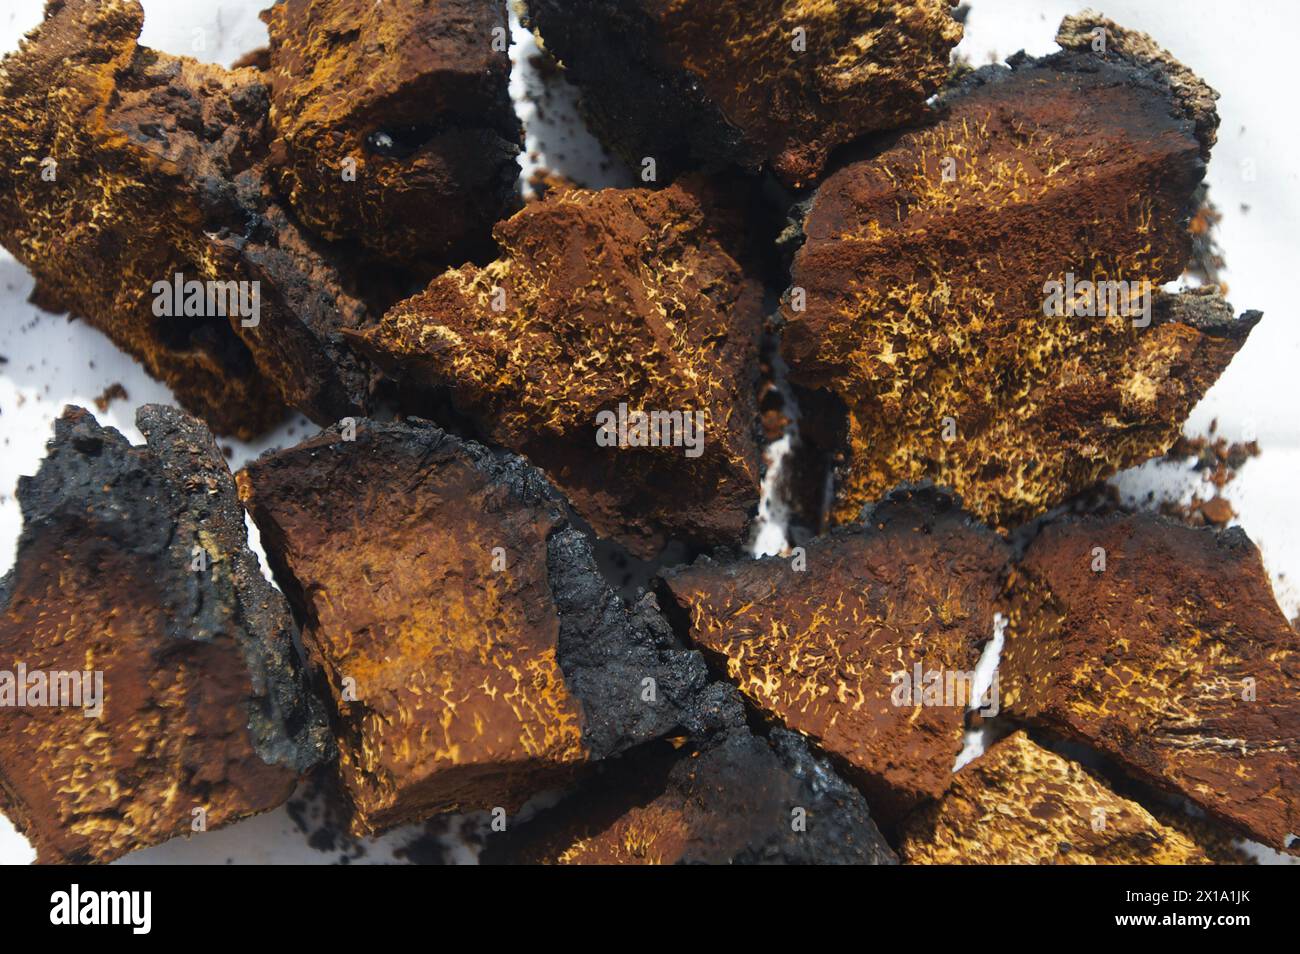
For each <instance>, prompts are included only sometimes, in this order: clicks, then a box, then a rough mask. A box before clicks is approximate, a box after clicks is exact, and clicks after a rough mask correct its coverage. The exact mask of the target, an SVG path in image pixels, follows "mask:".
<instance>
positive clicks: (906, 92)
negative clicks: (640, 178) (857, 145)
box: [527, 0, 962, 187]
mask: <svg viewBox="0 0 1300 954" xmlns="http://www.w3.org/2000/svg"><path fill="white" fill-rule="evenodd" d="M527 20H528V22H529V24H530V25H531V26H532V27H533V28H534V29H536V30H537V31H538V32H539V33H540V34H541V37H542V40H543V41H544V42H545V44H546V49H547V50H548V51H549V52H551V53H553V54H554V55H555V56H556V57H557V58H558V59H559V60H560V61H561V62H562V63H563V64H564V66H565V69H566V75H567V76H568V77H569V78H571V79H572V80H573V81H574V82H575V83H577V84H578V86H579V87H581V89H582V93H583V103H584V106H585V108H586V111H587V114H588V116H589V118H590V120H591V122H592V125H593V126H594V128H595V129H596V131H597V132H598V134H599V135H600V136H601V138H602V140H603V141H605V142H606V143H608V144H610V145H611V146H613V147H614V148H616V149H617V150H618V151H619V152H620V153H622V155H623V156H624V158H625V159H626V160H627V161H628V162H629V163H631V164H632V165H634V166H635V167H637V168H638V169H639V168H640V167H641V163H642V160H643V159H644V158H647V157H653V158H654V159H655V160H656V162H657V164H658V166H659V170H658V171H659V173H660V174H661V175H665V174H666V175H669V176H671V175H673V174H675V173H676V172H677V171H679V170H681V169H685V168H691V167H694V166H697V165H700V164H704V165H710V166H717V165H721V164H723V163H731V162H735V163H739V164H740V165H742V166H746V167H748V168H751V169H757V168H759V167H761V166H763V165H765V164H770V165H771V167H772V169H773V170H774V171H775V172H776V173H777V175H779V176H780V177H781V178H782V179H783V180H784V181H785V182H786V183H787V184H789V185H791V186H794V187H801V186H804V185H807V184H809V183H811V182H812V181H814V180H815V179H816V177H817V175H818V174H819V173H820V172H821V169H822V166H823V165H824V163H825V162H826V158H827V156H828V155H829V153H830V151H831V150H832V149H833V148H834V147H835V146H837V145H839V144H841V143H844V142H848V141H849V140H851V139H855V138H857V137H859V136H862V135H864V134H866V133H869V132H874V131H876V130H882V129H893V128H896V127H898V126H902V125H905V124H907V123H908V122H910V121H912V120H915V119H916V118H917V117H918V116H920V115H921V114H922V113H923V112H924V109H925V100H926V99H927V97H929V96H931V95H933V94H934V93H935V92H937V91H938V89H939V87H940V86H941V85H942V84H943V82H944V80H945V79H947V77H948V60H949V53H950V52H951V50H952V48H953V47H954V46H955V45H956V44H957V42H958V41H959V40H960V39H961V34H962V29H961V24H960V23H958V22H957V21H956V20H955V19H954V18H953V15H952V10H951V4H950V3H949V2H947V0H840V2H838V3H824V2H817V0H531V2H530V3H529V4H528V13H527Z"/></svg>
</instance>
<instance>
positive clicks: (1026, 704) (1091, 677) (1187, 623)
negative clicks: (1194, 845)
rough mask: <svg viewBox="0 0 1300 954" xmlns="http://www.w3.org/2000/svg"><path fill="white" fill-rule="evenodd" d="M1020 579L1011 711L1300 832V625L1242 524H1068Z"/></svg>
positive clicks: (1274, 838)
mask: <svg viewBox="0 0 1300 954" xmlns="http://www.w3.org/2000/svg"><path fill="white" fill-rule="evenodd" d="M1009 592H1010V598H1011V620H1010V623H1009V625H1008V630H1007V641H1006V648H1005V649H1004V651H1003V654H1002V665H1001V670H1000V672H1001V680H1002V683H1001V684H1002V696H1003V707H1004V709H1005V710H1006V711H1007V712H1008V713H1009V714H1011V715H1013V716H1015V717H1017V718H1020V719H1025V720H1028V721H1030V722H1031V723H1034V724H1038V725H1041V726H1044V727H1047V728H1050V729H1052V730H1053V731H1056V732H1059V733H1061V734H1063V735H1064V736H1066V737H1067V738H1069V739H1071V740H1074V741H1077V742H1082V743H1085V744H1087V745H1089V746H1091V747H1092V748H1094V749H1096V750H1098V751H1100V752H1101V753H1103V754H1104V755H1106V756H1108V757H1110V758H1111V759H1114V760H1115V761H1116V762H1117V763H1118V764H1119V765H1120V766H1121V767H1123V768H1124V769H1126V770H1127V771H1128V772H1130V773H1132V774H1133V775H1134V776H1135V777H1136V778H1138V779H1139V780H1140V781H1142V782H1145V783H1147V784H1150V785H1153V786H1156V787H1158V788H1161V789H1164V790H1166V791H1170V792H1173V793H1176V794H1179V795H1183V796H1185V797H1186V798H1187V799H1188V800H1189V801H1191V802H1192V803H1193V804H1194V805H1196V806H1198V807H1199V808H1201V809H1203V810H1204V811H1205V813H1206V814H1207V815H1209V816H1210V817H1212V818H1214V819H1215V820H1217V821H1219V822H1221V823H1223V824H1226V825H1229V826H1231V827H1232V828H1233V829H1235V830H1236V831H1239V832H1242V833H1243V834H1245V835H1247V836H1249V837H1251V838H1254V839H1256V840H1258V841H1262V842H1264V843H1266V844H1268V845H1271V846H1272V847H1274V848H1279V849H1280V848H1284V847H1286V844H1287V842H1288V839H1289V838H1290V837H1292V836H1295V835H1296V834H1300V801H1298V799H1300V636H1298V635H1297V634H1296V631H1295V630H1294V629H1292V628H1291V626H1290V624H1289V623H1288V622H1287V620H1286V617H1284V616H1283V615H1282V612H1281V610H1279V609H1278V607H1277V603H1276V602H1275V601H1274V598H1273V592H1272V589H1271V588H1270V586H1269V581H1268V576H1267V575H1266V574H1265V572H1264V567H1263V564H1262V563H1261V561H1260V556H1259V551H1258V550H1256V549H1255V546H1254V545H1253V544H1252V543H1251V542H1250V540H1248V539H1247V538H1246V535H1245V534H1244V533H1243V532H1242V531H1241V530H1240V529H1237V528H1234V529H1230V530H1223V531H1215V530H1210V529H1193V528H1191V527H1187V526H1184V525H1181V524H1177V523H1174V522H1172V521H1169V520H1166V519H1165V518H1163V517H1150V516H1136V517H1123V516H1117V517H1110V518H1092V519H1075V520H1066V521H1062V522H1060V523H1056V524H1052V525H1050V526H1048V527H1046V528H1045V529H1044V530H1043V531H1042V533H1041V534H1040V535H1039V536H1038V537H1037V538H1036V539H1035V540H1034V542H1033V543H1032V544H1031V545H1030V547H1029V549H1028V551H1027V553H1026V554H1025V557H1024V560H1023V561H1022V562H1021V563H1020V565H1019V567H1018V569H1017V570H1016V573H1015V576H1014V578H1013V580H1012V584H1011V586H1010V590H1009Z"/></svg>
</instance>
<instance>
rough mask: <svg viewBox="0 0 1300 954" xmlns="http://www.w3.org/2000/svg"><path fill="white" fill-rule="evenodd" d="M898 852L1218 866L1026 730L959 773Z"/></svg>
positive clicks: (1000, 860) (912, 825)
mask: <svg viewBox="0 0 1300 954" xmlns="http://www.w3.org/2000/svg"><path fill="white" fill-rule="evenodd" d="M899 852H900V854H901V855H902V856H903V860H904V861H906V862H907V863H909V864H927V865H942V864H958V865H976V864H994V865H1040V864H1055V865H1097V864H1103V865H1195V864H1209V863H1210V859H1209V858H1208V857H1206V855H1205V853H1204V852H1203V851H1202V850H1201V849H1200V848H1199V847H1198V846H1197V845H1196V844H1195V843H1194V842H1193V841H1192V840H1191V839H1190V838H1188V837H1187V836H1186V835H1184V834H1182V833H1181V832H1178V831H1175V830H1174V829H1172V828H1167V827H1166V826H1164V825H1162V824H1161V823H1160V822H1159V821H1158V820H1156V819H1155V818H1154V817H1153V816H1152V815H1151V814H1150V813H1149V812H1147V810H1146V809H1144V808H1143V807H1142V806H1141V805H1139V804H1137V803H1136V802H1132V801H1129V800H1128V799H1126V798H1121V797H1120V796H1118V795H1116V794H1115V793H1114V792H1112V791H1111V790H1110V789H1108V788H1107V787H1106V786H1105V785H1103V784H1102V783H1101V782H1099V781H1098V780H1097V779H1095V778H1094V777H1093V776H1091V775H1089V774H1088V772H1087V771H1086V770H1085V769H1084V768H1083V766H1081V765H1079V764H1078V763H1076V762H1071V761H1070V760H1068V759H1065V758H1062V757H1061V756H1059V755H1057V754H1056V753H1054V752H1050V751H1048V750H1047V749H1044V748H1041V747H1039V746H1037V745H1035V744H1034V743H1033V742H1031V741H1030V740H1029V737H1028V736H1027V735H1025V733H1024V732H1016V733H1014V734H1013V735H1011V736H1009V737H1007V738H1005V739H1003V740H1002V741H1000V742H998V743H997V744H996V745H994V746H993V747H992V748H991V749H989V750H988V751H987V752H985V753H984V754H983V755H982V756H980V757H979V758H978V759H976V760H975V761H974V762H972V763H971V764H970V765H968V766H966V767H965V768H963V769H962V770H961V771H960V772H958V773H957V774H956V775H955V776H954V778H953V782H952V785H951V787H950V788H949V790H948V792H947V794H945V795H944V797H943V801H942V802H939V803H938V804H936V805H933V806H930V807H928V808H926V809H923V810H922V811H921V812H920V813H918V815H917V817H915V818H914V819H912V820H909V822H908V824H907V828H906V831H905V833H904V836H903V839H902V845H901V846H900V849H899Z"/></svg>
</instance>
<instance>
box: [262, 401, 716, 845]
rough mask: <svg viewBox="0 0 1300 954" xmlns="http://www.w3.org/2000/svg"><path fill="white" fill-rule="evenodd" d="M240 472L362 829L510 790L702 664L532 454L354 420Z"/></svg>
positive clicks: (586, 752) (468, 805) (699, 673)
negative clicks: (313, 666)
mask: <svg viewBox="0 0 1300 954" xmlns="http://www.w3.org/2000/svg"><path fill="white" fill-rule="evenodd" d="M349 436H350V435H349V434H348V433H347V432H345V431H340V430H338V429H331V430H329V431H326V432H324V433H322V434H321V435H319V436H317V437H315V438H312V439H311V440H308V441H306V442H304V443H302V444H299V445H298V446H296V447H293V448H290V449H288V450H284V451H278V452H274V453H271V454H269V455H266V456H264V457H262V458H261V459H259V460H258V461H256V462H255V463H253V464H251V465H250V466H249V467H248V468H247V469H246V470H244V471H241V472H240V474H239V478H238V479H239V484H240V491H241V494H242V495H243V497H244V499H245V500H246V501H247V503H248V504H249V508H250V510H251V512H252V515H253V519H254V520H255V521H256V522H257V525H258V527H259V528H260V529H261V535H262V542H263V545H264V546H265V547H266V550H267V554H268V557H269V559H270V562H271V565H272V566H273V568H274V569H275V573H276V577H277V579H279V580H280V581H281V585H282V586H283V587H284V588H285V591H286V593H288V595H289V598H290V600H291V601H293V602H294V603H295V604H296V606H297V608H298V610H299V611H300V614H301V616H302V618H303V619H304V621H305V623H304V631H303V642H304V644H305V646H306V648H307V653H308V656H309V657H310V658H311V659H312V660H313V661H314V662H315V663H317V664H318V665H319V666H320V667H321V668H322V669H323V671H324V675H325V678H326V681H327V682H328V684H329V689H330V692H331V694H332V697H333V703H334V706H335V709H336V719H335V728H336V734H337V738H338V744H339V749H340V767H341V773H342V779H343V783H344V785H345V787H346V788H347V790H348V792H349V794H350V795H351V797H352V800H353V802H354V803H355V806H356V809H357V827H358V829H360V830H374V829H381V828H386V827H389V826H391V825H394V824H398V823H400V822H403V821H408V820H412V819H416V818H420V817H424V816H427V815H432V814H435V813H437V812H441V811H450V810H455V809H464V810H469V809H482V808H493V807H497V806H502V807H505V808H507V810H509V811H513V810H514V809H515V808H518V807H519V806H520V805H521V804H522V802H523V801H524V800H526V799H527V798H528V797H529V796H530V795H532V794H534V793H536V792H537V791H539V790H541V789H542V788H545V787H547V786H552V785H556V784H559V783H562V782H564V781H566V780H568V779H569V777H570V776H571V775H572V774H573V773H574V772H575V770H576V769H578V768H579V767H581V766H583V765H584V764H586V763H589V762H593V761H598V760H600V759H603V758H608V757H610V756H612V755H616V754H618V753H620V752H622V751H623V750H625V749H627V748H628V747H630V746H632V745H634V744H637V743H639V742H643V741H646V740H649V739H654V738H657V737H659V736H662V735H664V734H666V733H668V732H670V731H672V730H674V729H675V728H676V727H677V726H678V725H679V724H680V723H681V721H682V720H683V718H684V715H683V713H684V712H685V711H686V709H687V708H688V707H689V705H690V700H691V697H692V695H693V694H694V693H695V692H696V691H698V689H699V688H700V687H702V686H703V685H704V683H705V681H706V675H705V671H704V663H703V660H701V659H700V658H699V656H698V655H697V654H695V653H692V652H688V651H686V650H684V649H678V648H675V646H674V642H673V637H672V631H671V629H670V628H669V626H668V624H667V622H666V621H665V620H664V619H663V617H662V616H660V614H659V611H658V608H657V606H656V605H655V601H654V597H653V596H647V597H645V599H644V600H642V601H641V602H640V603H638V604H637V605H635V606H633V607H627V606H625V605H624V604H623V602H622V601H621V600H620V599H619V598H618V597H617V596H616V595H615V594H614V593H613V592H612V591H611V590H610V589H609V587H608V586H607V585H606V584H605V582H604V580H603V578H602V577H601V576H600V575H599V573H598V572H597V570H596V567H595V563H594V561H593V558H592V554H591V550H590V546H589V544H588V543H587V540H586V538H585V537H584V536H583V535H582V534H581V533H579V532H578V531H576V530H574V529H572V528H571V527H570V526H569V525H568V522H567V519H566V517H565V510H564V506H563V503H562V501H561V500H560V499H559V497H558V496H557V495H556V494H555V492H554V491H553V490H552V489H551V488H550V486H549V485H548V484H547V483H546V482H545V480H544V479H543V478H542V477H541V475H540V474H539V473H538V472H537V471H536V470H535V469H534V468H532V467H530V466H529V465H528V464H527V463H525V462H524V461H522V460H521V459H519V458H518V457H514V456H513V455H509V454H505V453H502V452H494V451H489V450H488V449H486V448H483V447H481V446H479V445H477V444H474V443H472V442H469V441H462V440H459V439H457V438H455V437H452V436H450V435H448V434H446V433H444V432H443V431H441V430H439V429H438V428H436V427H434V426H432V425H429V424H426V423H423V422H419V421H414V420H412V421H409V422H407V423H402V424H379V423H374V422H362V423H361V424H359V425H358V426H357V428H356V431H355V435H354V436H355V439H347V438H348V437H349Z"/></svg>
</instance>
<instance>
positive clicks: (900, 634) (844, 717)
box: [666, 488, 1008, 820]
mask: <svg viewBox="0 0 1300 954" xmlns="http://www.w3.org/2000/svg"><path fill="white" fill-rule="evenodd" d="M1007 558H1008V551H1007V550H1006V548H1005V547H1004V545H1003V544H1002V543H1001V541H1000V540H999V539H998V537H997V536H996V535H995V534H993V533H992V532H990V531H988V530H986V529H984V528H981V527H979V526H977V525H975V524H973V523H972V522H971V521H970V519H969V518H968V517H966V516H965V515H964V514H963V513H962V511H961V510H960V509H959V507H958V506H957V504H956V502H954V501H953V500H952V499H951V498H950V497H947V496H946V495H943V494H940V493H937V492H935V491H933V490H930V489H924V488H922V489H917V490H904V491H899V492H897V493H896V494H894V495H892V496H891V498H890V499H888V500H886V501H885V502H883V503H881V504H880V505H879V506H878V507H876V508H875V510H874V512H873V513H871V514H870V515H868V516H867V517H866V518H865V520H864V525H863V526H861V527H854V528H841V529H839V530H836V531H834V532H832V533H831V534H829V535H827V536H823V537H818V538H816V539H814V540H812V541H810V542H809V543H808V544H807V546H806V548H805V552H803V553H802V554H799V553H796V554H795V555H794V556H793V557H786V558H777V557H769V558H765V559H762V560H742V561H738V562H732V563H724V564H718V563H714V562H713V561H712V560H710V559H708V558H701V559H700V560H699V561H697V562H696V563H695V564H694V565H693V566H691V567H686V568H682V569H678V570H674V571H670V572H669V573H668V574H667V575H666V581H667V586H668V588H669V589H670V590H671V592H672V595H673V597H674V598H675V599H676V601H677V603H678V604H680V605H681V606H682V607H683V608H685V609H687V610H688V611H689V614H690V632H691V640H692V641H693V642H694V643H695V645H697V646H698V647H699V648H700V649H702V650H703V651H704V652H705V654H706V655H707V656H710V657H712V658H715V659H717V660H718V662H719V665H720V666H723V667H725V669H726V673H727V678H728V679H730V680H731V681H732V682H734V683H735V684H736V685H737V686H738V687H739V689H740V691H741V692H742V693H743V694H744V695H745V697H746V698H747V699H748V700H749V701H750V702H751V703H752V704H753V705H754V706H755V707H757V708H758V710H759V711H761V712H763V713H765V714H767V715H769V716H771V717H773V718H775V719H777V720H779V721H780V722H781V723H782V724H784V725H785V726H786V727H787V728H790V729H794V730H796V731H798V732H801V733H803V734H804V735H806V736H808V737H809V738H810V739H811V740H812V741H813V742H814V743H816V744H817V745H818V746H819V747H820V748H821V749H822V750H823V751H825V752H826V753H828V754H830V755H831V756H833V757H835V758H836V760H837V763H838V764H841V765H843V766H845V770H846V772H847V773H848V774H849V775H850V777H851V778H853V779H854V780H855V781H857V782H858V783H859V784H860V786H861V787H862V789H863V791H864V792H865V793H866V796H867V799H868V801H869V802H870V803H871V807H872V810H873V811H874V812H875V813H876V814H877V815H878V816H879V817H881V818H884V819H885V820H893V819H896V818H898V817H900V816H901V815H902V814H904V813H906V812H907V811H909V810H911V809H912V808H914V807H915V806H916V805H917V804H918V803H920V802H922V801H924V800H926V799H932V798H938V797H939V796H940V795H942V794H943V791H944V789H945V788H946V787H947V785H948V782H949V779H950V777H951V773H952V765H953V760H954V758H955V757H956V755H957V753H958V751H960V749H961V744H962V728H963V725H964V721H965V711H966V707H967V705H968V704H971V703H974V702H975V701H976V700H975V699H974V692H973V691H972V690H973V685H972V683H973V672H974V669H975V665H976V663H977V662H978V660H979V656H980V649H979V647H980V644H981V643H983V642H984V641H986V640H988V639H989V638H990V637H991V636H992V635H993V626H994V601H995V600H996V598H997V597H998V595H999V593H1000V589H1001V583H1002V575H1003V572H1004V569H1005V564H1006V561H1007ZM800 561H804V562H803V563H802V566H803V568H802V569H801V568H800V566H801V562H800ZM918 672H919V675H920V678H919V679H918V678H917V676H918ZM936 680H938V681H936ZM935 686H941V688H940V689H939V690H936V689H935Z"/></svg>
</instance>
